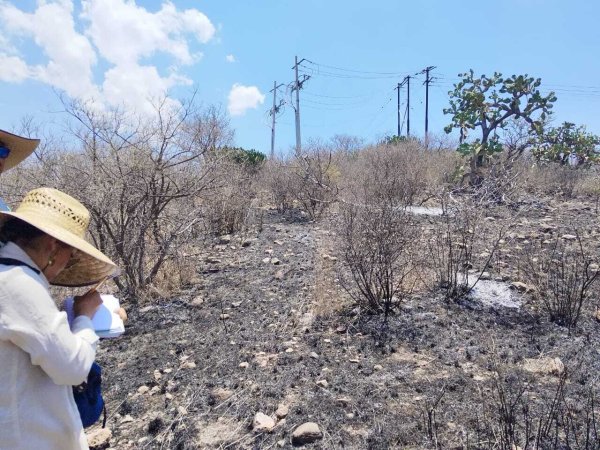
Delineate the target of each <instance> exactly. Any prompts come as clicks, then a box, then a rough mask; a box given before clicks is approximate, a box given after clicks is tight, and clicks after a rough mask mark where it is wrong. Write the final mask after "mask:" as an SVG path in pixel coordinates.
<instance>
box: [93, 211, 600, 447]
mask: <svg viewBox="0 0 600 450" xmlns="http://www.w3.org/2000/svg"><path fill="white" fill-rule="evenodd" d="M515 211H517V212H520V213H521V214H520V216H519V217H518V218H517V219H516V223H515V226H514V227H512V228H511V229H510V231H509V232H508V234H507V235H506V236H505V238H504V239H503V241H502V243H501V246H500V251H499V253H498V255H500V256H499V257H498V258H496V259H494V260H493V264H492V272H493V274H492V275H493V277H494V278H498V279H504V280H506V283H510V282H513V281H522V282H526V281H527V280H526V279H524V277H523V275H524V274H523V267H522V265H521V264H520V262H519V260H520V259H521V258H522V256H520V253H519V248H525V247H526V246H527V244H528V243H531V242H538V241H539V242H542V241H543V240H548V239H553V238H557V237H560V236H562V235H563V234H566V233H567V232H568V231H569V230H572V229H574V228H578V229H580V230H581V236H582V239H583V240H584V242H585V248H586V250H587V251H589V252H590V253H591V254H592V256H593V257H594V258H595V259H596V260H598V248H599V245H598V244H599V241H598V236H599V232H600V229H599V226H598V224H597V221H596V217H597V215H596V212H595V209H594V205H593V204H592V203H591V202H590V203H588V202H587V201H586V200H585V199H584V200H570V201H564V202H563V201H559V200H548V201H539V200H537V201H536V202H531V203H529V204H522V205H519V206H518V207H512V209H511V208H508V207H502V206H500V207H496V208H493V209H490V210H489V211H486V215H487V216H488V217H489V218H488V219H487V222H488V223H490V224H491V223H498V224H500V223H503V221H505V220H506V218H507V217H509V216H510V217H514V215H515V214H514V213H515ZM264 220H265V222H264V225H263V228H262V231H260V232H258V231H257V232H256V233H255V234H254V235H252V236H248V235H244V236H235V235H234V236H233V237H232V238H231V240H230V241H229V240H228V239H227V238H218V239H216V240H215V241H213V242H210V243H208V244H207V245H205V246H202V250H201V254H200V255H199V256H198V259H197V265H196V270H197V275H196V276H195V277H194V279H193V280H192V282H191V283H190V285H188V286H185V287H183V288H182V289H181V292H180V293H179V294H178V295H177V296H175V297H172V298H168V299H161V300H157V301H156V302H154V303H151V304H142V305H139V306H138V307H134V306H133V305H129V307H128V311H129V321H128V323H127V327H126V328H127V331H126V333H125V335H123V336H122V337H120V338H118V339H113V340H106V341H103V343H102V345H101V349H100V351H99V354H98V362H99V363H100V364H101V366H102V368H103V375H104V380H103V385H104V396H105V399H106V401H107V407H108V415H109V419H108V422H107V426H108V427H109V428H110V429H111V430H112V432H113V436H112V439H111V443H110V445H111V448H114V449H138V448H140V449H142V448H146V449H159V448H165V449H195V448H206V449H213V448H214V449H216V448H222V449H270V448H292V433H293V431H294V430H295V429H296V428H297V427H298V426H299V425H301V424H303V423H306V422H314V423H316V424H317V425H318V426H319V428H320V431H321V432H322V437H321V438H320V439H317V440H316V441H315V442H313V443H308V444H304V448H307V449H311V448H314V449H341V448H346V449H388V448H411V449H427V448H500V447H493V446H492V444H490V443H489V442H486V441H485V439H484V438H483V437H482V436H485V437H486V439H487V437H488V434H486V433H485V428H486V427H489V426H490V423H491V424H492V425H493V424H494V423H496V422H494V420H493V417H495V414H496V413H497V411H498V405H499V403H498V400H497V399H498V398H499V397H498V393H499V392H500V391H499V389H500V388H499V386H500V387H502V386H504V388H505V389H506V392H508V394H507V395H509V394H510V393H511V392H514V389H516V387H517V386H521V385H525V386H526V394H527V398H528V401H529V402H530V405H531V408H532V411H534V410H535V411H538V410H539V409H536V408H538V407H539V408H542V409H543V407H544V405H548V402H549V401H550V400H551V399H552V398H553V395H554V393H555V392H556V388H557V385H558V384H559V382H560V380H561V377H560V375H561V373H564V372H563V370H562V369H561V367H560V364H558V363H557V364H558V368H554V369H548V370H545V369H544V367H541V368H539V370H532V369H531V367H530V366H529V365H528V364H531V361H530V360H540V361H546V359H543V358H552V360H553V361H556V360H555V358H558V359H559V360H560V363H562V364H563V365H564V366H565V367H567V368H568V370H569V378H568V381H567V383H568V384H569V386H573V389H571V390H570V391H569V392H570V394H569V395H572V396H573V398H574V399H575V400H577V401H580V402H581V404H583V403H584V400H583V399H584V397H583V395H584V391H585V389H583V388H588V387H590V386H591V385H592V384H593V381H594V380H595V379H596V375H595V374H597V373H598V371H599V369H600V358H599V357H598V356H599V355H598V349H599V348H600V347H599V346H598V343H599V338H600V325H599V324H598V322H597V321H596V319H595V308H596V297H594V298H592V299H591V300H590V302H588V304H587V306H586V308H585V310H584V311H583V312H582V317H581V319H580V321H579V323H578V325H577V327H576V329H574V330H571V332H570V333H569V331H568V330H567V329H566V328H565V327H562V326H559V325H557V324H556V323H553V322H550V321H549V318H548V317H547V314H545V312H544V311H543V309H542V308H541V307H540V305H539V304H537V303H536V302H535V301H534V299H533V297H532V296H531V295H530V294H529V293H522V294H519V295H520V301H521V306H520V307H519V308H516V307H504V306H502V305H501V304H493V303H485V302H480V301H477V299H474V298H471V299H463V300H461V301H446V300H445V299H444V298H443V296H442V295H441V293H440V292H432V291H430V290H426V289H423V290H421V291H419V292H415V293H414V294H413V295H411V296H409V297H408V298H407V299H406V300H404V301H403V302H402V303H401V304H400V305H398V308H397V310H396V312H395V314H394V315H392V316H391V317H390V318H389V321H388V323H387V324H386V325H384V324H383V320H382V317H380V316H373V315H370V316H369V315H366V314H362V313H360V310H358V309H357V308H356V307H355V305H354V304H353V303H352V302H351V300H350V298H349V296H348V294H347V293H346V292H345V290H344V289H343V288H342V287H341V286H340V282H339V281H338V273H339V271H340V270H341V255H340V254H339V251H338V248H339V244H338V241H337V240H336V239H337V238H336V226H335V221H334V220H331V221H324V222H321V223H310V222H307V221H303V220H299V219H298V217H291V216H289V215H282V214H280V213H278V212H277V211H275V210H269V211H267V212H266V214H265V219H264ZM419 220H423V224H424V226H427V224H431V223H433V222H432V221H433V220H437V219H436V218H435V217H427V216H424V217H422V218H421V219H419ZM475 269H478V267H475ZM542 366H543V364H542ZM498 367H502V370H498V371H496V370H495V369H497V368H498ZM578 395H580V396H581V397H577V396H578ZM284 406H287V408H288V411H287V414H284V413H285V412H286V411H284V410H285V407H284ZM278 409H279V410H278ZM276 411H277V412H278V414H277V415H276ZM258 412H262V413H264V414H266V415H268V416H271V417H273V418H275V419H277V423H276V425H275V427H274V428H273V429H272V430H271V431H270V432H269V431H261V432H257V431H254V429H253V421H254V417H255V415H256V414H257V413H258ZM277 416H280V418H277ZM490 418H491V419H490ZM486 420H487V421H486ZM490 420H491V421H490ZM564 448H567V447H564ZM571 448H585V447H583V446H581V447H577V446H572V447H571ZM590 448H592V447H590Z"/></svg>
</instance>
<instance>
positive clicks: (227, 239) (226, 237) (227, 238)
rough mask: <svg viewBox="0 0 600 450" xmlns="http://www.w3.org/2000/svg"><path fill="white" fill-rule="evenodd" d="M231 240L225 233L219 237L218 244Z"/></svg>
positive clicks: (225, 243)
mask: <svg viewBox="0 0 600 450" xmlns="http://www.w3.org/2000/svg"><path fill="white" fill-rule="evenodd" d="M230 242H231V235H229V234H225V235H223V236H220V237H219V244H221V245H228V244H229V243H230Z"/></svg>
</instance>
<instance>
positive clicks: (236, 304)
mask: <svg viewBox="0 0 600 450" xmlns="http://www.w3.org/2000/svg"><path fill="white" fill-rule="evenodd" d="M241 304H242V302H231V307H232V308H239V306H240V305H241Z"/></svg>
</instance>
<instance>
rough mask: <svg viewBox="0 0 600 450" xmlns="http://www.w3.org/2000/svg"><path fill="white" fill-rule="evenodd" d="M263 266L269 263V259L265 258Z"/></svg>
mask: <svg viewBox="0 0 600 450" xmlns="http://www.w3.org/2000/svg"><path fill="white" fill-rule="evenodd" d="M262 262H263V264H269V263H270V262H271V258H265V259H263V260H262Z"/></svg>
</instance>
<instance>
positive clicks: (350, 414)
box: [346, 413, 354, 419]
mask: <svg viewBox="0 0 600 450" xmlns="http://www.w3.org/2000/svg"><path fill="white" fill-rule="evenodd" d="M346 417H347V418H348V419H354V413H347V414H346Z"/></svg>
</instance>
